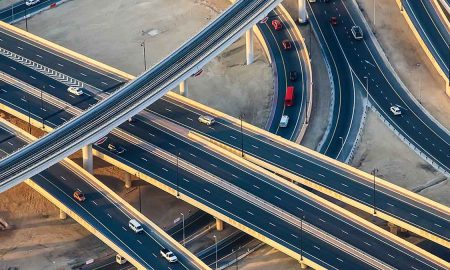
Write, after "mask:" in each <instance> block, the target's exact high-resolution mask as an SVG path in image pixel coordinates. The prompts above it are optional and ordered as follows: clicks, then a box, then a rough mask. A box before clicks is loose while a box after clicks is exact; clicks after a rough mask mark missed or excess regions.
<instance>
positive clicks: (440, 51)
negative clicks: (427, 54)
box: [404, 0, 450, 74]
mask: <svg viewBox="0 0 450 270" xmlns="http://www.w3.org/2000/svg"><path fill="white" fill-rule="evenodd" d="M430 5H431V3H424V2H423V1H422V0H419V1H417V0H415V1H409V0H407V1H405V4H404V8H405V10H406V11H407V12H408V13H409V14H411V15H412V16H410V17H411V19H413V20H412V21H413V24H414V25H415V27H416V29H417V31H418V32H419V33H422V36H423V40H424V41H426V42H427V43H428V44H429V45H431V46H428V48H429V49H430V51H431V52H432V53H433V54H434V56H435V58H436V60H438V61H439V65H440V66H441V67H442V68H443V69H444V72H445V73H446V74H448V69H449V63H448V61H450V60H449V59H450V58H448V53H449V52H450V47H449V44H450V35H449V33H448V32H447V30H446V29H445V26H444V25H442V22H441V21H440V20H439V18H436V17H435V18H433V16H432V15H431V14H430V10H431V12H433V13H434V8H433V7H431V6H430Z"/></svg>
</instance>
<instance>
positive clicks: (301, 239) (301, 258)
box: [300, 210, 305, 261]
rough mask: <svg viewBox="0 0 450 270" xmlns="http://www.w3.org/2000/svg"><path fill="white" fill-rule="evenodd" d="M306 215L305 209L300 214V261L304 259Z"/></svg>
mask: <svg viewBox="0 0 450 270" xmlns="http://www.w3.org/2000/svg"><path fill="white" fill-rule="evenodd" d="M304 219H305V216H304V215H303V210H302V211H301V215H300V261H303V220H304Z"/></svg>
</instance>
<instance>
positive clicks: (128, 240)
mask: <svg viewBox="0 0 450 270" xmlns="http://www.w3.org/2000/svg"><path fill="white" fill-rule="evenodd" d="M40 175H41V176H42V177H44V179H40V180H38V184H39V185H40V186H42V187H43V188H45V190H46V191H48V192H49V191H50V192H51V190H54V192H53V193H54V194H55V195H56V196H58V195H60V194H61V195H62V194H64V195H65V196H59V197H57V198H59V199H60V201H61V202H63V203H64V204H65V205H66V206H69V208H71V207H70V206H71V205H73V204H74V203H75V204H78V205H79V206H80V207H81V208H83V210H85V211H87V212H88V213H89V216H88V218H86V219H85V220H86V221H88V222H90V223H91V224H95V223H96V221H97V222H98V223H100V224H102V226H101V227H100V230H101V231H102V233H104V234H105V235H109V237H108V238H109V239H114V238H116V241H115V242H116V244H118V245H120V246H121V247H122V248H123V249H124V250H125V251H127V253H129V254H134V257H137V259H141V260H142V261H143V262H144V263H145V265H147V266H150V267H152V268H154V269H163V268H166V269H167V268H168V266H169V265H170V267H171V268H172V269H188V268H187V267H184V266H183V264H185V263H186V258H183V257H182V256H181V255H180V254H179V253H178V252H177V251H176V250H173V252H174V253H175V254H176V255H177V256H178V257H179V258H180V260H181V263H175V264H169V263H168V262H167V261H166V260H165V259H163V258H160V255H159V251H160V249H161V248H162V245H161V243H160V242H159V241H158V240H157V239H156V238H157V236H156V235H154V232H153V231H152V230H151V229H150V228H148V227H146V226H145V224H143V223H142V222H140V223H141V224H143V227H144V230H145V232H144V233H142V234H136V233H134V232H133V231H131V229H130V228H129V227H128V222H129V220H130V219H132V218H134V217H133V216H132V215H131V214H130V213H128V212H124V210H123V209H120V208H119V207H118V206H117V205H116V204H117V202H114V201H113V200H112V199H110V198H107V197H106V195H103V194H102V193H101V191H100V190H97V189H96V188H95V187H94V186H93V185H91V184H89V183H87V182H85V181H83V180H82V179H80V178H78V177H74V172H72V171H71V170H69V169H67V168H65V167H63V166H61V165H59V164H57V165H54V166H52V167H50V168H49V169H47V170H46V171H44V172H43V173H41V174H40ZM50 179H51V182H50V181H48V180H50ZM44 180H47V181H44ZM55 188H56V189H57V190H55ZM76 190H79V191H82V192H83V193H84V194H85V196H86V201H84V202H82V203H79V202H77V201H76V200H75V199H74V198H73V192H75V191H76ZM58 191H59V192H58ZM75 209H76V208H75ZM77 212H78V213H79V211H77ZM103 224H104V225H103ZM155 255H156V256H157V258H156V259H155ZM182 263H183V264H182Z"/></svg>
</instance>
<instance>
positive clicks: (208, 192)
mask: <svg viewBox="0 0 450 270" xmlns="http://www.w3.org/2000/svg"><path fill="white" fill-rule="evenodd" d="M203 190H204V191H205V192H208V193H209V194H211V191H209V190H207V189H206V188H204V189H203Z"/></svg>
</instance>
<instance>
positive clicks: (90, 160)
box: [82, 144, 94, 174]
mask: <svg viewBox="0 0 450 270" xmlns="http://www.w3.org/2000/svg"><path fill="white" fill-rule="evenodd" d="M82 151H83V168H84V169H85V170H86V171H88V172H89V173H91V174H93V173H94V157H93V156H92V144H88V145H86V146H84V147H83V149H82Z"/></svg>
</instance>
